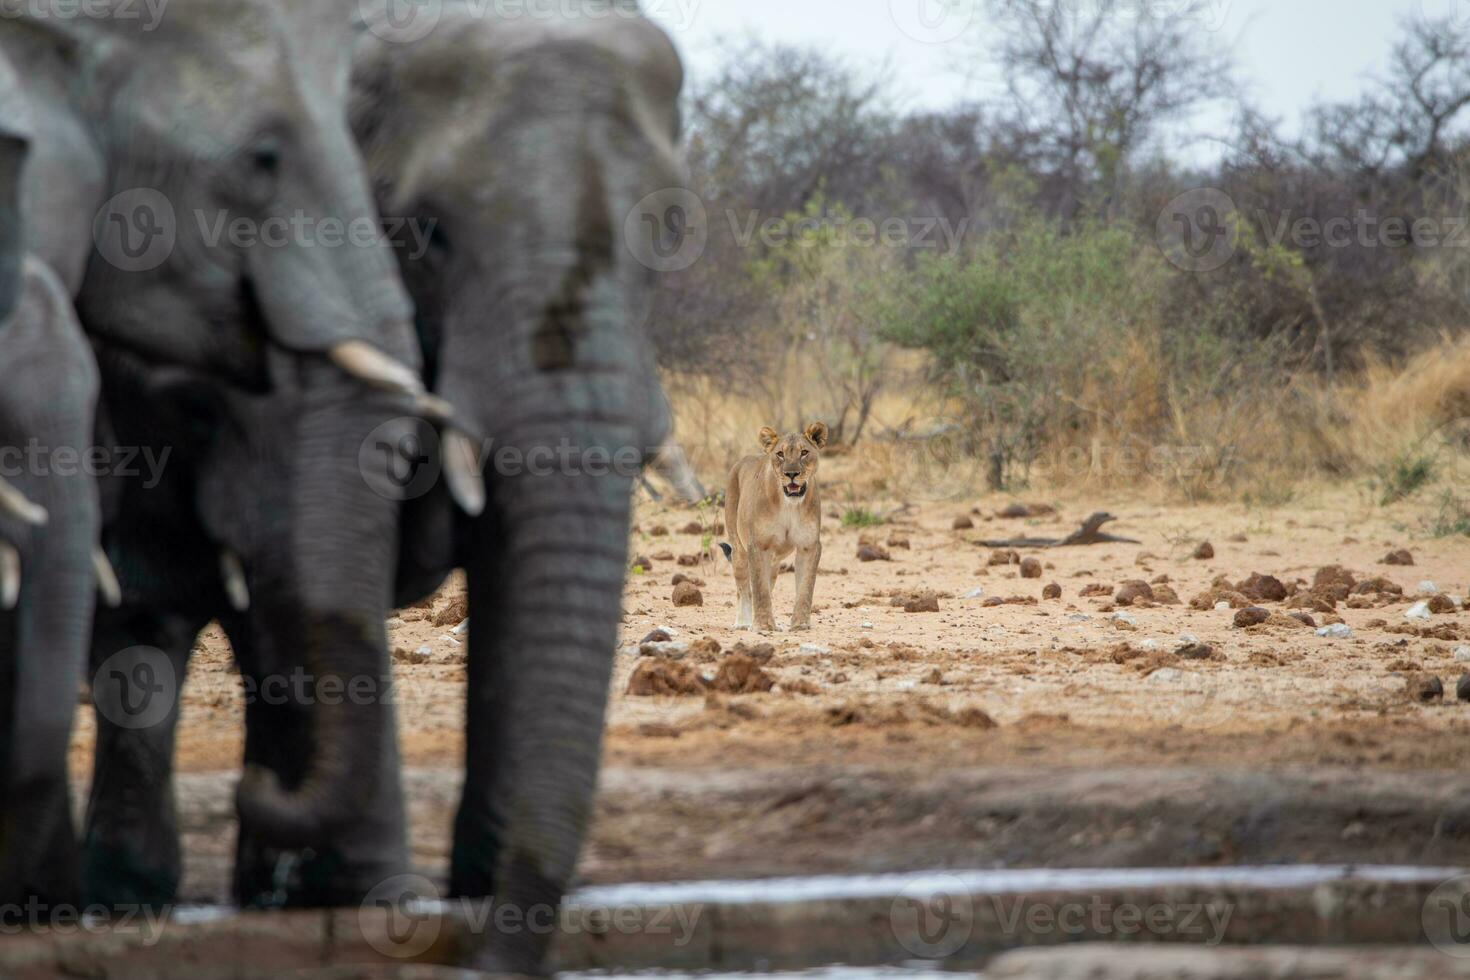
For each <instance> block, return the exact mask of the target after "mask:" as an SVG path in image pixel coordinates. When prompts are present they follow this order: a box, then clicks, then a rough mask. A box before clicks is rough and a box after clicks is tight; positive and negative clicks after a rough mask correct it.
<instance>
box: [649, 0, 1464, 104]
mask: <svg viewBox="0 0 1470 980" xmlns="http://www.w3.org/2000/svg"><path fill="white" fill-rule="evenodd" d="M1073 2H1078V3H1087V2H1094V0H1073ZM1140 2H1145V3H1149V4H1151V5H1152V7H1153V9H1156V10H1157V9H1168V8H1169V7H1170V6H1172V7H1173V8H1174V9H1178V8H1179V7H1181V6H1182V5H1184V4H1185V3H1186V2H1187V0H1121V3H1122V4H1123V5H1124V6H1125V8H1126V7H1127V5H1128V4H1134V5H1135V6H1134V7H1132V8H1129V9H1137V7H1136V4H1138V3H1140ZM940 3H941V0H644V8H645V9H646V10H647V11H648V12H649V13H650V14H651V15H652V16H653V17H654V18H655V19H656V20H658V21H660V22H661V23H662V24H664V26H665V27H667V28H668V29H669V30H670V32H671V33H672V34H673V36H674V38H675V41H676V43H678V45H679V46H680V49H681V50H682V52H683V54H684V58H685V61H686V63H687V64H688V65H689V67H690V70H691V72H693V73H695V74H696V75H697V74H698V73H699V72H700V66H701V64H709V63H710V53H711V51H712V50H714V49H715V47H716V46H717V45H718V43H719V41H720V39H721V38H723V37H736V38H738V37H743V36H746V35H748V34H755V35H757V36H760V37H763V38H767V39H779V40H782V41H789V42H797V43H807V44H815V45H819V46H820V47H822V48H823V49H824V50H827V51H829V52H831V53H833V54H838V55H841V56H842V57H843V58H845V59H847V60H848V61H849V62H850V63H852V64H855V65H869V64H871V65H879V64H882V63H884V62H885V61H886V62H887V63H888V64H890V65H891V66H892V69H893V71H892V74H893V77H894V79H895V81H896V83H897V84H896V86H895V92H894V96H895V97H896V99H898V100H899V102H900V104H902V105H906V106H908V107H911V108H917V107H924V108H929V107H933V108H939V107H944V106H946V105H949V104H952V103H954V102H955V101H958V100H961V99H963V98H965V97H966V96H967V95H969V96H972V97H973V96H977V95H985V94H988V93H993V92H994V91H995V86H996V85H997V80H996V79H994V78H990V79H986V78H984V77H980V78H969V79H967V78H966V77H964V74H963V73H962V72H961V71H959V70H958V69H957V68H956V64H957V63H958V62H960V61H961V60H962V58H963V55H964V52H966V51H969V50H973V49H974V48H975V47H976V46H977V44H983V42H984V40H985V37H986V30H987V25H986V23H985V20H984V17H983V15H975V16H974V19H973V20H970V21H969V22H968V23H966V22H965V18H964V17H959V18H951V19H949V20H948V21H946V20H945V18H944V17H943V16H942V13H943V9H944V8H943V7H942V6H940V5H939V4H940ZM1205 5H1206V7H1207V11H1206V13H1204V15H1203V16H1202V17H1201V18H1200V25H1199V29H1200V30H1201V31H1202V32H1204V33H1205V36H1207V37H1209V38H1211V39H1213V43H1216V44H1219V45H1220V46H1221V47H1223V48H1225V49H1227V50H1228V51H1230V52H1231V53H1232V54H1233V55H1234V58H1235V60H1236V62H1237V64H1238V66H1239V74H1240V78H1241V80H1242V81H1244V82H1245V83H1246V85H1247V86H1248V88H1249V90H1250V92H1251V94H1252V95H1253V96H1254V100H1255V102H1256V104H1257V105H1259V106H1260V107H1262V108H1264V109H1265V110H1266V111H1267V112H1268V113H1269V114H1270V115H1272V116H1275V117H1279V118H1282V119H1283V120H1284V122H1285V123H1286V128H1287V131H1288V132H1289V133H1295V132H1296V126H1297V123H1298V121H1299V119H1300V116H1301V111H1302V109H1303V108H1304V107H1306V106H1307V105H1309V104H1311V103H1312V102H1313V101H1315V100H1317V99H1323V98H1325V99H1334V100H1337V99H1346V98H1351V97H1352V96H1353V95H1355V94H1357V93H1358V92H1360V91H1361V90H1362V87H1363V85H1364V83H1365V81H1367V80H1368V79H1370V78H1371V77H1372V76H1373V75H1374V74H1375V73H1382V72H1383V71H1384V70H1385V69H1386V67H1387V61H1388V56H1389V51H1390V47H1391V45H1392V44H1393V40H1394V38H1395V37H1396V36H1397V33H1398V30H1397V25H1398V21H1399V19H1400V18H1401V17H1403V16H1404V15H1406V14H1410V13H1413V12H1414V11H1416V10H1423V11H1425V12H1427V13H1429V14H1433V15H1450V16H1454V17H1458V18H1460V19H1461V20H1462V21H1463V22H1465V23H1470V0H1205ZM936 13H938V14H940V16H938V17H936V16H934V15H935V14H936ZM926 15H927V16H928V19H927V22H926V20H925V17H926ZM956 34H958V35H959V36H958V37H954V36H953V35H956ZM1228 119H1229V115H1228V114H1227V113H1225V112H1224V110H1223V109H1222V110H1219V111H1218V112H1217V113H1210V114H1208V115H1206V116H1205V117H1203V118H1202V119H1201V120H1199V122H1198V124H1197V125H1196V127H1195V129H1196V130H1198V131H1201V132H1211V131H1215V130H1216V129H1218V128H1219V127H1221V126H1223V125H1225V123H1226V122H1227V121H1228Z"/></svg>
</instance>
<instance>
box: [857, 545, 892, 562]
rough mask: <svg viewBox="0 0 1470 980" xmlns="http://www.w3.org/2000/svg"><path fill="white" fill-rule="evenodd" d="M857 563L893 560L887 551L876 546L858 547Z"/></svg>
mask: <svg viewBox="0 0 1470 980" xmlns="http://www.w3.org/2000/svg"><path fill="white" fill-rule="evenodd" d="M857 557H858V561H892V560H893V558H892V556H891V555H889V554H888V552H887V551H885V550H883V549H882V548H880V547H878V546H877V545H876V544H863V545H858V550H857Z"/></svg>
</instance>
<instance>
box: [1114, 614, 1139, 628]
mask: <svg viewBox="0 0 1470 980" xmlns="http://www.w3.org/2000/svg"><path fill="white" fill-rule="evenodd" d="M1109 618H1110V619H1112V621H1113V622H1114V623H1121V624H1123V625H1124V626H1137V625H1138V620H1137V619H1135V618H1134V617H1133V616H1131V615H1129V614H1128V613H1125V612H1115V613H1113V615H1112V616H1111V617H1109Z"/></svg>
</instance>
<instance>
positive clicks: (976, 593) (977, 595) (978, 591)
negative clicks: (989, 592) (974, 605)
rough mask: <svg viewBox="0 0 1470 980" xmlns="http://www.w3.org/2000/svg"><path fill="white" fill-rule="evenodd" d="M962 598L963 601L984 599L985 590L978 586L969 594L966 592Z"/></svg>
mask: <svg viewBox="0 0 1470 980" xmlns="http://www.w3.org/2000/svg"><path fill="white" fill-rule="evenodd" d="M960 598H961V599H983V598H985V590H984V589H982V588H980V586H978V585H977V586H975V587H974V588H973V589H971V590H970V591H969V592H966V593H965V594H964V595H962V596H960Z"/></svg>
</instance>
